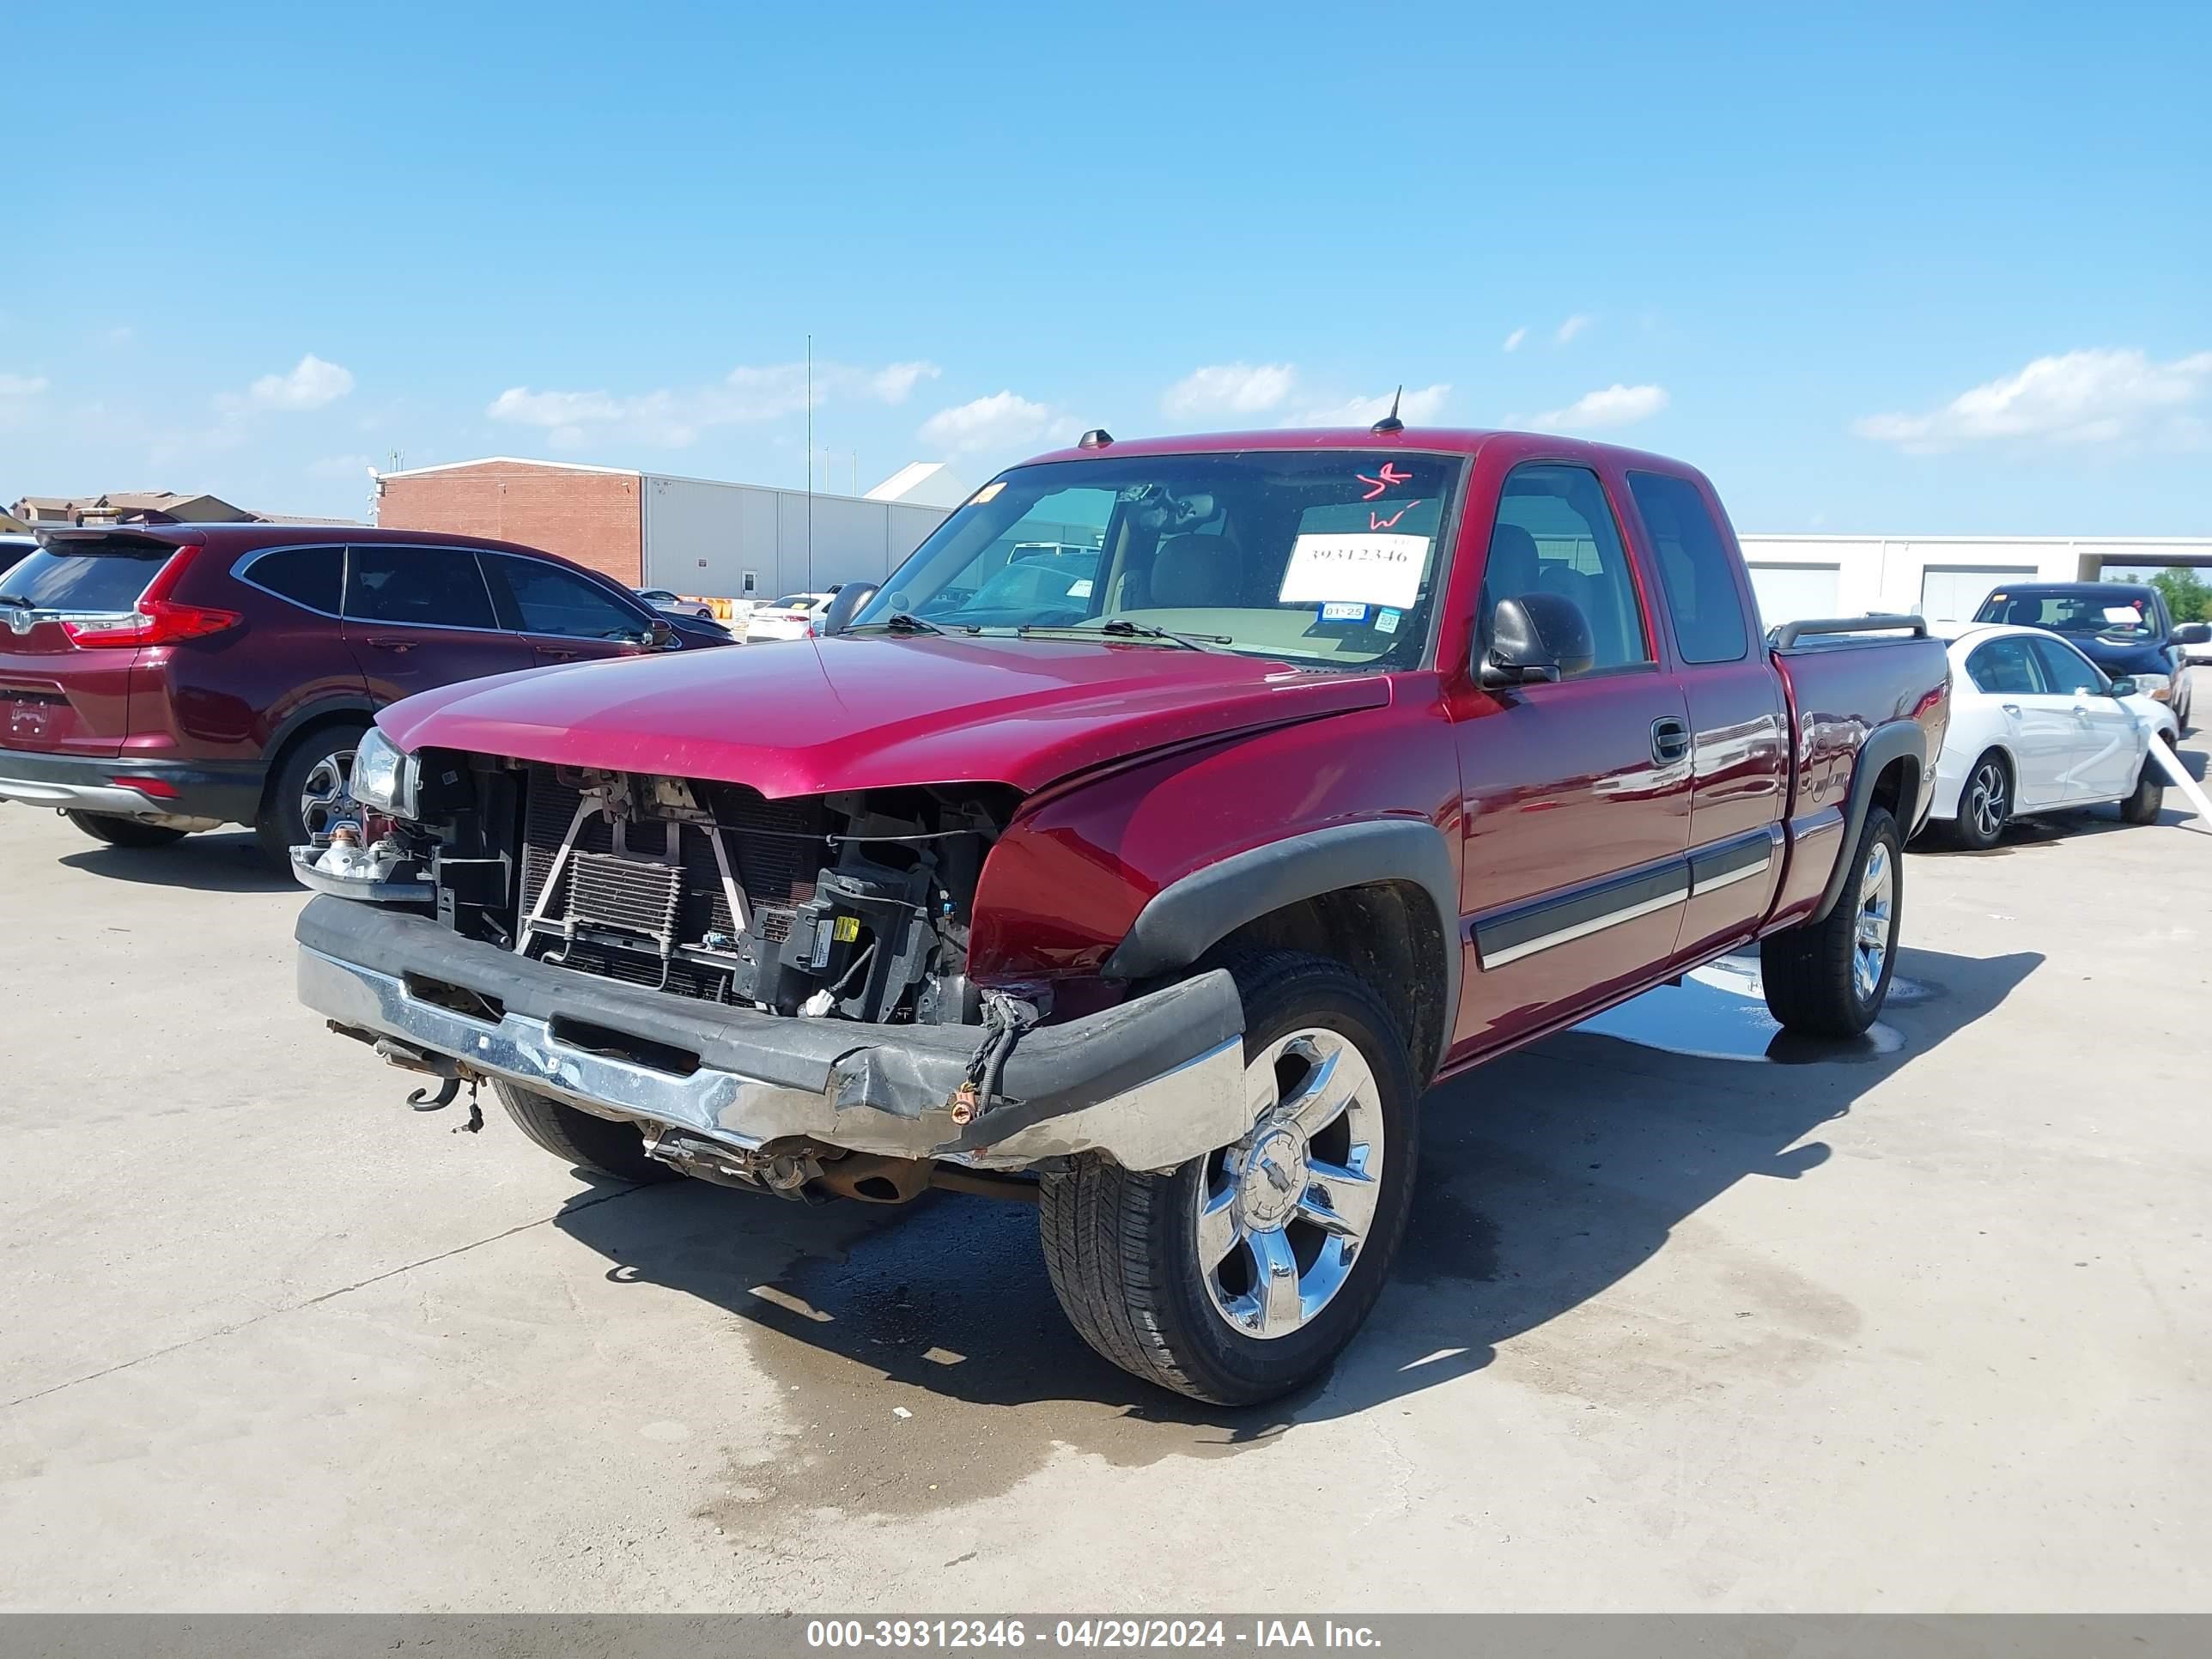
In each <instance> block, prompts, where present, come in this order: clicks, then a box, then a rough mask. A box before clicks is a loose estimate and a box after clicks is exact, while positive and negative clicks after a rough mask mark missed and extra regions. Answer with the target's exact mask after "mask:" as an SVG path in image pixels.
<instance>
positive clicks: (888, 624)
mask: <svg viewBox="0 0 2212 1659" xmlns="http://www.w3.org/2000/svg"><path fill="white" fill-rule="evenodd" d="M865 628H880V629H883V630H884V632H885V633H887V634H947V633H950V632H951V629H945V628H939V626H938V625H937V624H936V623H933V622H929V621H927V620H926V619H924V618H923V617H917V616H915V614H914V613H913V612H912V611H892V612H891V614H890V616H888V617H884V619H883V620H882V621H881V622H872V623H861V624H860V628H848V629H846V630H845V631H846V632H847V633H848V634H857V633H859V632H860V629H865ZM963 631H964V632H967V633H969V634H973V633H975V632H976V631H977V630H976V629H973V628H969V629H964V630H963Z"/></svg>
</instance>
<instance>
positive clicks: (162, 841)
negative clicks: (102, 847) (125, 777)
mask: <svg viewBox="0 0 2212 1659" xmlns="http://www.w3.org/2000/svg"><path fill="white" fill-rule="evenodd" d="M62 816H63V817H66V818H67V819H68V820H69V821H70V823H73V824H75V825H76V827H77V828H78V829H82V830H83V831H84V833H85V834H86V835H88V836H91V837H92V838H93V839H94V841H104V842H106V843H107V844H108V845H109V846H110V847H137V848H146V847H167V846H169V845H170V844H171V843H173V842H180V841H182V840H183V839H184V838H185V831H184V830H182V829H171V828H169V826H168V825H167V824H166V823H146V822H145V821H144V820H143V819H142V818H118V817H110V816H109V815H108V814H107V813H105V812H64V814H63V815H62Z"/></svg>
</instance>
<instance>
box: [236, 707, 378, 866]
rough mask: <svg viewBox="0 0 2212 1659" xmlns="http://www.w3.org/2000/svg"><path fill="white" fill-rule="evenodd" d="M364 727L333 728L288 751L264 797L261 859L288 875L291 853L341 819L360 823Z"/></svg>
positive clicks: (259, 827)
mask: <svg viewBox="0 0 2212 1659" xmlns="http://www.w3.org/2000/svg"><path fill="white" fill-rule="evenodd" d="M367 730H368V727H367V726H325V727H324V728H323V729H322V730H321V731H319V732H309V733H308V734H307V736H306V737H304V738H301V739H300V741H299V742H298V743H296V744H293V746H292V747H291V748H290V749H289V750H286V751H285V755H284V759H283V763H281V764H280V765H279V766H278V767H277V769H276V771H275V773H273V774H272V775H270V780H269V788H268V792H267V793H266V794H265V795H264V797H263V798H262V803H261V819H260V822H259V823H256V824H255V825H254V827H253V828H254V833H255V834H256V835H258V836H259V837H260V838H261V853H262V856H263V857H264V858H266V859H267V860H269V862H270V864H272V865H274V866H276V868H277V869H278V870H280V871H283V872H285V873H286V874H288V875H289V873H290V872H291V869H292V849H293V848H295V847H298V846H301V845H302V844H303V843H305V842H309V841H312V840H313V839H314V837H315V836H319V835H325V834H327V833H328V832H329V829H330V826H331V824H333V823H337V821H338V820H339V819H340V818H354V819H356V820H358V818H359V817H360V816H361V808H360V807H359V806H358V805H356V803H355V801H354V798H353V787H352V781H353V751H354V750H356V748H358V747H359V746H360V744H361V738H362V732H366V731H367Z"/></svg>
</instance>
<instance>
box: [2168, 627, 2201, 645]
mask: <svg viewBox="0 0 2212 1659" xmlns="http://www.w3.org/2000/svg"><path fill="white" fill-rule="evenodd" d="M2167 643H2169V644H2172V645H2212V623H2182V624H2181V626H2180V627H2179V628H2177V629H2174V630H2173V637H2172V640H2170V641H2167Z"/></svg>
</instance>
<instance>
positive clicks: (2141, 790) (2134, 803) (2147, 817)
mask: <svg viewBox="0 0 2212 1659" xmlns="http://www.w3.org/2000/svg"><path fill="white" fill-rule="evenodd" d="M2150 740H2151V741H2152V742H2153V743H2164V742H2165V741H2166V737H2165V734H2164V733H2162V732H2153V733H2152V734H2151V739H2150ZM2165 810H2166V774H2165V773H2163V772H2161V771H2160V770H2159V769H2158V763H2157V762H2156V761H2155V760H2154V759H2152V758H2151V757H2149V756H2148V755H2145V756H2144V757H2143V767H2142V776H2141V777H2139V778H2137V779H2136V787H2135V793H2133V794H2130V795H2128V796H2125V797H2124V798H2123V799H2122V800H2121V801H2120V817H2121V820H2122V821H2123V822H2124V823H2137V824H2142V823H2157V822H2158V818H2159V814H2160V812H2162V811H2165Z"/></svg>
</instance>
